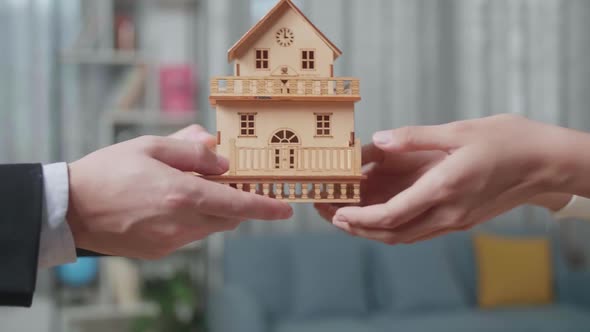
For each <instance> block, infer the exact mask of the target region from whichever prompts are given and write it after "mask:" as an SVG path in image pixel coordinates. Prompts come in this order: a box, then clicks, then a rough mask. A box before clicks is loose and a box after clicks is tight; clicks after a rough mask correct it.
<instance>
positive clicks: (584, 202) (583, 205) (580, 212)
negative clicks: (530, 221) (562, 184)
mask: <svg viewBox="0 0 590 332" xmlns="http://www.w3.org/2000/svg"><path fill="white" fill-rule="evenodd" d="M553 217H555V218H556V219H568V218H577V219H589V220H590V199H588V198H585V197H581V196H576V195H573V196H572V198H571V199H570V201H569V203H568V204H567V205H566V206H564V207H563V208H562V209H561V210H559V211H557V212H555V213H554V214H553Z"/></svg>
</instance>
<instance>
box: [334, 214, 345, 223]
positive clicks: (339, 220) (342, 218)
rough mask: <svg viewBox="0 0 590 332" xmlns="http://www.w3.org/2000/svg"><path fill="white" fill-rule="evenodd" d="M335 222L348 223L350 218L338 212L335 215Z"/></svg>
mask: <svg viewBox="0 0 590 332" xmlns="http://www.w3.org/2000/svg"><path fill="white" fill-rule="evenodd" d="M334 222H336V223H341V224H347V223H348V219H346V217H345V216H343V215H341V214H338V215H336V216H335V217H334Z"/></svg>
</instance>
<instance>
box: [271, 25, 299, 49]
mask: <svg viewBox="0 0 590 332" xmlns="http://www.w3.org/2000/svg"><path fill="white" fill-rule="evenodd" d="M276 38H277V43H278V44H279V45H281V46H283V47H288V46H291V45H292V44H293V41H294V40H295V34H293V31H291V29H289V28H280V29H279V30H278V31H277V33H276Z"/></svg>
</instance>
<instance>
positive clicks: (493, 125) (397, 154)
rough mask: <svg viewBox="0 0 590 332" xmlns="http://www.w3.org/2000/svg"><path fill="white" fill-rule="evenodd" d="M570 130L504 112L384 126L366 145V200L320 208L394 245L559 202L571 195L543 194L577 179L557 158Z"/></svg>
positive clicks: (357, 231) (341, 223)
mask: <svg viewBox="0 0 590 332" xmlns="http://www.w3.org/2000/svg"><path fill="white" fill-rule="evenodd" d="M565 131H566V130H565V129H563V128H559V127H554V126H549V125H545V124H542V123H538V122H534V121H530V120H527V119H525V118H522V117H519V116H514V115H501V116H494V117H489V118H484V119H477V120H470V121H461V122H455V123H450V124H446V125H439V126H427V127H408V128H402V129H397V130H392V131H386V132H380V133H377V134H376V135H375V136H374V138H373V140H374V144H373V145H369V146H368V147H365V149H364V151H363V162H364V163H365V164H368V163H374V165H373V168H372V169H370V170H369V171H368V173H367V175H368V179H367V181H366V183H364V184H363V186H362V195H363V197H362V199H363V201H362V203H361V206H347V207H338V206H330V205H318V206H317V208H318V210H319V211H320V214H321V215H322V216H323V217H324V218H327V219H330V220H332V222H333V224H334V225H335V226H337V227H339V228H341V229H342V230H344V231H346V232H349V233H351V234H353V235H357V236H361V237H366V238H369V239H373V240H377V241H381V242H385V243H388V244H396V243H413V242H416V241H420V240H426V239H430V238H432V237H435V236H439V235H443V234H446V233H449V232H453V231H458V230H465V229H468V228H470V227H473V226H474V225H477V224H479V223H481V222H484V221H486V220H488V219H491V218H493V217H495V216H497V215H499V214H501V213H503V212H506V211H508V210H510V209H512V208H514V207H516V206H518V205H521V204H525V203H533V204H544V205H547V206H548V207H550V208H559V206H563V204H564V201H567V199H568V198H567V196H566V195H562V196H563V197H561V196H560V197H559V199H555V198H553V196H555V195H553V196H550V197H549V196H548V195H546V194H544V193H549V192H552V191H556V190H559V189H561V188H563V186H560V184H563V183H568V182H571V181H569V180H568V178H567V172H563V171H560V170H559V169H558V168H557V167H556V166H555V163H552V161H554V159H556V156H558V155H559V154H563V152H560V151H561V150H563V148H562V146H560V145H559V144H556V143H555V142H557V141H560V140H563V137H564V136H567V135H570V134H569V133H566V132H565ZM569 197H571V196H569ZM547 200H549V201H550V202H551V205H548V204H547V203H541V201H542V202H545V201H547Z"/></svg>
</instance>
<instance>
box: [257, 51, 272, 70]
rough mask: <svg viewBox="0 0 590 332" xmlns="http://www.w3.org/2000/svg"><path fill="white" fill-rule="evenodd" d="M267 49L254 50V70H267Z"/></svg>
mask: <svg viewBox="0 0 590 332" xmlns="http://www.w3.org/2000/svg"><path fill="white" fill-rule="evenodd" d="M268 52H269V50H268V49H262V48H259V49H256V69H257V70H268V68H269V66H268Z"/></svg>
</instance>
